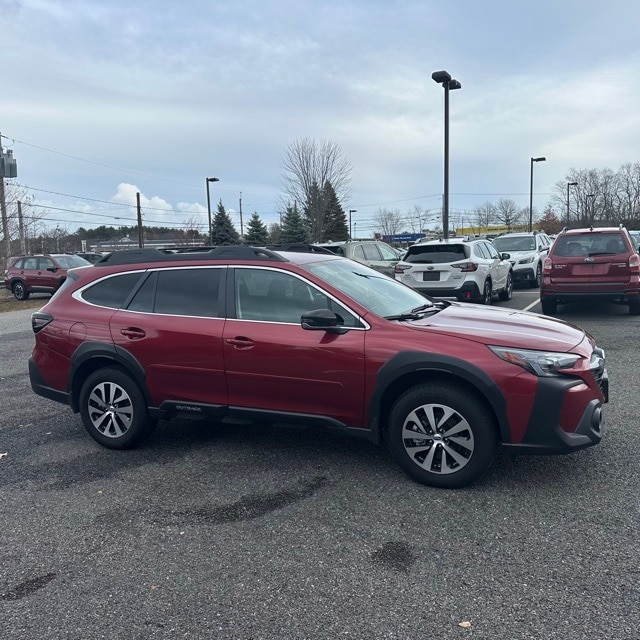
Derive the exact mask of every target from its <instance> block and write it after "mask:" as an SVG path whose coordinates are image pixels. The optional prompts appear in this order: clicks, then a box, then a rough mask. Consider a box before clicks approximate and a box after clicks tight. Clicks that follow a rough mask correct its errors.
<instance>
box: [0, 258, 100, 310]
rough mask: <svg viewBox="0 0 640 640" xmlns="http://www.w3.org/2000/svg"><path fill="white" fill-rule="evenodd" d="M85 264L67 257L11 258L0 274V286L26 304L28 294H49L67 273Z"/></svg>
mask: <svg viewBox="0 0 640 640" xmlns="http://www.w3.org/2000/svg"><path fill="white" fill-rule="evenodd" d="M89 264H90V263H89V262H88V261H87V260H85V259H84V258H81V257H80V256H76V255H73V254H68V253H50V254H47V255H40V256H21V257H19V258H11V260H9V264H8V266H7V269H6V271H5V272H4V286H5V289H8V290H9V291H11V293H13V295H14V296H15V297H16V299H17V300H26V299H27V298H28V297H29V296H30V295H31V294H32V293H53V292H54V291H56V290H57V289H58V287H59V286H60V285H61V284H62V283H63V282H64V280H65V278H66V277H67V269H74V268H75V267H83V266H88V265H89Z"/></svg>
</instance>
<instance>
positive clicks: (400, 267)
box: [393, 264, 411, 273]
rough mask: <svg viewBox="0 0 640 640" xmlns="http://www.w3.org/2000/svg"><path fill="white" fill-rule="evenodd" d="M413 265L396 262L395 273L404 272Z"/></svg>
mask: <svg viewBox="0 0 640 640" xmlns="http://www.w3.org/2000/svg"><path fill="white" fill-rule="evenodd" d="M410 268H411V267H410V266H409V265H408V264H396V266H395V267H394V268H393V273H404V272H405V271H406V270H407V269H410Z"/></svg>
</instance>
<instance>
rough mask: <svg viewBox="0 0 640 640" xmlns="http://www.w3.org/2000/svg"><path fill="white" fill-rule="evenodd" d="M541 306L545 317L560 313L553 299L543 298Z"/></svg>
mask: <svg viewBox="0 0 640 640" xmlns="http://www.w3.org/2000/svg"><path fill="white" fill-rule="evenodd" d="M540 304H541V306H542V313H544V315H545V316H553V315H555V314H556V313H557V312H558V303H557V302H556V301H555V300H552V299H551V298H542V299H541V300H540Z"/></svg>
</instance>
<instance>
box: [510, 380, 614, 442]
mask: <svg viewBox="0 0 640 640" xmlns="http://www.w3.org/2000/svg"><path fill="white" fill-rule="evenodd" d="M594 379H595V380H596V382H597V385H598V388H599V390H600V393H601V394H602V396H603V397H602V398H600V397H594V396H595V392H594V391H593V389H591V387H587V386H586V385H585V383H584V381H583V380H581V379H580V378H567V379H566V380H564V379H560V378H549V379H544V378H541V379H540V380H539V385H538V391H537V393H536V398H535V401H534V404H533V408H532V411H531V414H530V417H529V422H528V424H527V428H526V431H525V433H524V436H523V438H522V439H521V440H520V441H519V442H511V443H510V442H503V443H502V447H503V449H505V450H507V451H509V452H512V453H526V454H544V455H549V454H566V453H571V452H572V451H578V450H580V449H585V448H587V447H591V446H593V445H596V444H598V443H599V442H600V440H602V435H603V433H604V414H603V405H604V403H606V402H608V399H609V377H608V374H607V371H606V369H604V368H603V369H602V370H601V371H599V372H598V373H597V375H595V376H594ZM572 395H573V396H575V400H574V401H573V402H572V401H571V398H572ZM580 395H583V398H582V399H580ZM587 398H588V399H587ZM578 407H580V408H581V409H582V413H581V414H580V413H578V412H577V411H576V409H577V408H578ZM573 425H576V426H575V429H573V430H569V429H568V428H567V427H568V426H571V427H573ZM563 426H564V428H563Z"/></svg>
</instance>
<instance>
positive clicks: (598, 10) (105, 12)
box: [0, 0, 640, 235]
mask: <svg viewBox="0 0 640 640" xmlns="http://www.w3.org/2000/svg"><path fill="white" fill-rule="evenodd" d="M638 25H640V3H638V2H636V1H635V0H626V1H621V0H608V1H607V2H602V1H601V0H599V1H597V2H596V1H594V0H575V1H574V0H538V1H537V2H527V3H525V2H518V1H515V0H384V1H382V0H325V1H320V0H317V1H311V0H297V1H296V2H294V1H293V0H255V1H247V0H233V1H232V0H227V1H226V2H221V1H220V0H181V1H179V2H178V1H176V0H172V1H171V2H168V1H165V0H127V1H126V2H125V1H123V0H109V1H108V2H105V0H0V42H2V47H0V55H1V57H2V65H1V67H0V68H1V69H2V72H1V74H0V134H2V136H3V138H2V146H3V147H4V148H5V149H7V148H9V149H12V150H13V153H14V156H15V158H16V159H17V161H18V172H19V173H18V179H17V180H15V181H14V182H16V183H17V184H19V185H24V186H25V187H28V189H29V193H30V194H31V196H33V197H34V198H35V200H34V202H35V203H36V204H39V205H46V206H48V207H49V213H48V219H50V221H51V224H52V225H53V226H55V225H56V224H59V225H61V226H63V225H64V226H67V227H68V228H70V229H73V228H75V227H77V226H78V225H82V226H85V227H92V226H98V225H100V224H107V225H112V224H113V225H120V224H130V223H133V219H134V216H133V215H132V212H131V209H130V208H128V207H123V206H122V205H123V204H124V205H131V204H134V203H135V194H136V192H140V193H141V200H142V206H143V210H144V217H145V221H147V222H148V223H149V224H168V225H171V226H180V225H181V224H183V223H184V221H185V220H187V219H188V218H193V217H196V218H198V219H201V220H202V223H203V227H202V230H204V228H205V223H206V217H207V213H206V189H205V178H206V177H207V176H216V177H219V178H220V182H218V183H215V184H212V190H211V198H212V202H213V203H214V204H215V203H217V201H218V200H219V199H220V198H221V199H222V201H223V203H224V205H225V207H226V208H227V210H228V211H230V212H231V213H232V216H233V217H234V219H235V221H236V223H238V220H239V218H238V215H237V210H238V208H239V199H240V194H242V209H243V214H244V215H243V217H244V219H245V222H246V220H247V219H248V217H249V215H250V214H251V213H252V212H253V211H257V212H258V213H259V214H260V216H261V217H262V219H263V221H264V222H266V223H267V224H269V223H271V222H275V221H277V220H278V208H279V203H280V201H281V200H280V196H281V187H282V175H283V168H282V161H283V156H284V153H285V151H286V148H287V146H288V145H289V144H291V143H292V142H293V141H294V140H296V139H299V138H304V137H307V138H312V139H315V140H318V141H322V140H328V141H331V142H334V143H336V144H337V145H339V147H340V148H341V149H342V151H343V152H344V154H345V155H346V156H347V158H348V159H349V160H350V161H351V163H352V165H353V174H352V182H351V195H350V197H349V201H348V202H343V207H344V208H345V210H348V209H350V208H351V209H357V213H356V214H354V221H356V222H357V225H358V226H357V229H358V234H359V235H363V234H366V233H371V232H372V231H373V230H374V225H373V216H374V215H375V213H376V211H378V209H380V208H387V209H391V210H398V211H400V212H401V213H405V212H409V211H411V210H412V209H413V208H414V206H419V207H421V208H422V209H423V210H427V211H428V210H436V209H437V208H438V207H440V206H441V200H442V197H441V194H442V190H443V121H444V118H443V114H444V92H443V90H442V88H441V87H440V86H439V85H437V84H436V83H435V82H433V80H432V79H431V73H432V72H433V71H436V70H440V69H446V70H447V71H449V72H450V73H451V75H452V76H453V77H454V78H456V79H458V80H459V81H460V82H461V84H462V89H461V90H459V91H454V92H452V93H451V95H450V207H451V210H452V215H453V214H454V212H457V213H458V215H461V216H463V215H465V214H466V215H470V211H471V210H472V209H473V207H474V206H476V205H479V204H482V203H484V202H486V201H489V200H490V201H497V200H498V199H499V198H510V199H512V200H514V201H515V202H516V203H517V205H518V206H519V207H527V206H528V203H529V176H530V158H531V156H546V158H547V162H544V163H542V162H541V163H538V164H536V165H535V173H534V192H535V193H534V207H535V208H536V209H538V210H542V209H543V208H544V207H545V205H546V204H547V202H548V201H549V199H550V195H551V192H552V190H553V186H554V184H556V183H557V182H558V181H563V180H565V178H566V175H567V173H568V172H569V171H570V170H571V168H576V169H590V168H605V167H607V168H611V169H613V170H617V169H618V168H619V167H620V165H622V164H623V163H626V162H637V161H640V108H639V106H638V105H640V44H639V43H640V37H638ZM212 206H213V205H212Z"/></svg>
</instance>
